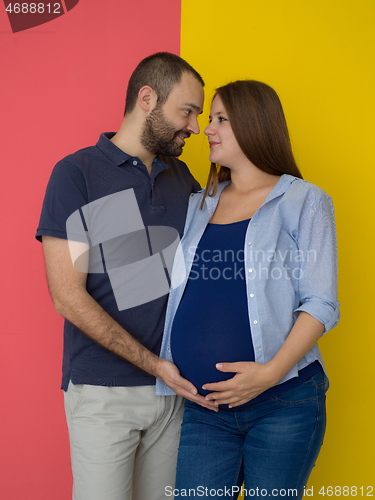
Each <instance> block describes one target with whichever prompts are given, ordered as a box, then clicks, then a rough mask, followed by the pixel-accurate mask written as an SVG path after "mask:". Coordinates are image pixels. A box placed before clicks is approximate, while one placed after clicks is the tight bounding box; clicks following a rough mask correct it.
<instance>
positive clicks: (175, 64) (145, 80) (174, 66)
mask: <svg viewBox="0 0 375 500" xmlns="http://www.w3.org/2000/svg"><path fill="white" fill-rule="evenodd" d="M183 73H190V74H192V75H193V76H194V77H195V78H196V79H197V80H198V82H199V83H200V84H201V85H202V87H203V86H204V81H203V79H202V77H201V75H200V74H199V73H198V72H197V71H195V69H194V68H193V67H192V66H190V64H189V63H187V62H186V61H185V60H184V59H182V58H181V57H179V56H177V55H176V54H171V53H170V52H157V53H156V54H152V55H150V56H148V57H146V58H145V59H143V60H142V61H141V62H140V63H139V64H138V66H137V67H136V68H135V70H134V71H133V73H132V75H131V77H130V80H129V83H128V90H127V93H126V103H125V112H126V113H127V112H130V111H132V110H133V109H134V107H135V103H136V102H137V97H138V92H139V90H140V89H141V88H142V87H143V86H145V85H149V86H150V87H151V88H152V89H153V90H154V91H155V93H156V95H157V96H158V101H157V102H158V104H163V103H164V102H165V101H166V100H167V98H168V96H169V93H170V91H171V90H172V87H173V86H174V85H176V84H177V83H179V82H180V81H181V77H182V74H183Z"/></svg>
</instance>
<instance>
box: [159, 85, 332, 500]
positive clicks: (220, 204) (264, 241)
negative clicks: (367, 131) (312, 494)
mask: <svg viewBox="0 0 375 500" xmlns="http://www.w3.org/2000/svg"><path fill="white" fill-rule="evenodd" d="M205 134H206V135H207V136H208V140H209V144H210V161H211V170H210V174H209V178H208V182H207V187H206V189H205V190H204V191H203V192H200V193H197V194H195V195H192V197H191V199H190V204H189V210H188V215H187V220H186V226H185V233H184V237H183V240H182V250H183V252H182V253H181V255H178V256H177V257H176V259H175V265H174V270H173V276H172V288H173V286H174V283H176V284H179V286H176V287H174V288H173V289H172V292H171V295H170V299H169V304H168V310H167V318H166V325H165V333H164V339H163V345H162V351H161V356H162V357H164V358H166V359H168V360H170V361H173V362H174V363H175V364H176V365H177V367H178V368H179V369H180V372H181V374H182V375H183V376H184V377H185V378H187V379H188V380H190V381H191V382H192V383H193V384H194V385H195V386H196V388H197V389H198V391H199V392H200V393H201V394H203V395H204V396H205V397H206V399H207V400H210V401H214V402H215V404H216V406H217V407H218V409H219V411H218V412H214V411H212V410H210V409H208V408H204V407H202V406H199V405H197V404H195V403H192V402H189V401H187V402H186V404H185V413H184V419H183V423H182V429H181V441H180V448H179V458H178V466H177V479H176V489H177V491H176V494H179V495H180V496H181V495H183V496H188V497H189V496H190V497H197V496H199V497H203V498H205V497H207V498H215V497H217V498H219V497H220V498H222V497H224V498H233V499H235V498H237V496H238V492H239V490H240V489H241V485H242V483H243V482H244V486H243V489H242V492H243V494H244V497H245V498H250V497H254V496H272V498H285V497H288V496H291V497H294V498H301V497H302V495H303V491H304V486H305V485H306V482H307V480H308V477H309V475H310V473H311V470H312V468H313V466H314V464H315V461H316V458H317V456H318V454H319V451H320V447H321V445H322V442H323V436H324V432H325V422H326V418H325V393H326V391H327V389H328V380H327V377H326V375H325V372H324V368H323V361H322V358H321V354H320V352H319V349H318V346H317V341H318V339H319V338H320V337H321V336H322V335H323V334H324V333H326V332H327V331H328V330H330V329H331V328H333V327H334V326H335V325H336V324H337V322H338V319H339V304H338V302H337V262H336V235H335V223H334V213H333V206H332V202H331V199H330V198H329V196H328V195H327V194H326V193H324V192H323V191H322V190H321V189H319V188H318V187H317V186H315V185H313V184H311V183H309V182H307V181H304V180H303V179H302V176H301V174H300V172H299V169H298V167H297V165H296V163H295V160H294V157H293V154H292V149H291V145H290V140H289V135H288V130H287V126H286V122H285V117H284V113H283V110H282V106H281V104H280V101H279V98H278V96H277V94H276V93H275V91H274V90H273V89H272V88H270V87H269V86H268V85H266V84H264V83H261V82H257V81H250V80H245V81H237V82H232V83H230V84H228V85H225V86H223V87H221V88H219V89H217V91H216V94H215V96H214V99H213V101H212V106H211V113H210V123H209V125H208V127H207V128H206V129H205ZM184 276H185V278H184ZM181 283H182V284H181ZM157 387H158V393H159V394H164V395H168V394H170V393H171V391H170V389H168V387H167V386H165V385H164V384H163V383H162V382H160V381H158V383H157Z"/></svg>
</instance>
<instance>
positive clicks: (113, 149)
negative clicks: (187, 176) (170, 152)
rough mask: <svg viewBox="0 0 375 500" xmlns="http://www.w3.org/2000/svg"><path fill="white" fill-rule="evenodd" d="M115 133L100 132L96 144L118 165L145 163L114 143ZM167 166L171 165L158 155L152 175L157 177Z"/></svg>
mask: <svg viewBox="0 0 375 500" xmlns="http://www.w3.org/2000/svg"><path fill="white" fill-rule="evenodd" d="M114 135H115V132H104V133H103V134H100V137H99V140H98V142H97V143H96V145H97V147H98V148H99V149H100V150H101V151H102V153H103V154H104V155H105V156H106V157H107V158H108V159H109V160H110V161H111V162H113V163H115V165H117V166H120V165H123V164H124V163H127V164H128V165H132V166H133V165H137V164H138V163H140V164H141V165H143V162H142V161H141V160H140V159H139V158H138V157H137V156H130V155H128V154H127V153H125V151H122V150H121V149H120V148H118V147H117V146H116V145H115V144H113V142H111V139H112V137H113V136H114ZM167 168H169V166H168V165H167V164H166V163H164V162H163V161H162V160H161V159H160V158H158V157H156V158H155V159H154V162H153V165H152V172H151V177H153V178H155V177H156V175H157V174H158V173H159V172H161V171H162V170H165V169H167Z"/></svg>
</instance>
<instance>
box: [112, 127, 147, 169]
mask: <svg viewBox="0 0 375 500" xmlns="http://www.w3.org/2000/svg"><path fill="white" fill-rule="evenodd" d="M141 130H142V128H141V126H140V125H138V126H137V124H136V123H131V122H128V120H126V119H125V118H124V120H123V122H122V123H121V126H120V128H119V130H118V132H117V133H116V134H115V135H114V136H113V137H112V139H111V142H113V144H115V146H117V147H118V148H119V149H121V150H122V151H124V152H125V153H126V154H128V155H130V156H136V157H138V158H139V159H140V160H141V161H142V163H143V164H144V165H145V166H146V168H147V170H148V172H149V173H151V169H152V163H153V161H154V159H155V155H154V154H153V153H150V152H149V151H147V150H146V149H145V148H144V147H143V146H142V144H141V141H140V136H141Z"/></svg>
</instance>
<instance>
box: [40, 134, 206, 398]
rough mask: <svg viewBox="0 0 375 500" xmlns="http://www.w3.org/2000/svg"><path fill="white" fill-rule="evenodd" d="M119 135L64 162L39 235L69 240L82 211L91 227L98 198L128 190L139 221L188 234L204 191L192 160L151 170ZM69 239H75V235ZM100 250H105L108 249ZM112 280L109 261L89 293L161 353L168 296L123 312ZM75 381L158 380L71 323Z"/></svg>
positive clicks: (68, 361)
mask: <svg viewBox="0 0 375 500" xmlns="http://www.w3.org/2000/svg"><path fill="white" fill-rule="evenodd" d="M113 135H114V134H113V133H111V134H102V135H101V136H100V138H99V141H98V142H97V144H96V145H95V146H91V147H88V148H85V149H82V150H80V151H77V152H76V153H74V154H71V155H69V156H67V157H65V158H64V159H63V160H61V161H60V162H58V163H57V165H56V166H55V168H54V169H53V171H52V174H51V177H50V180H49V183H48V186H47V190H46V194H45V198H44V202H43V207H42V213H41V217H40V222H39V226H38V229H37V233H36V238H37V239H38V240H39V241H41V240H42V236H53V237H56V238H64V239H67V238H68V235H67V221H68V219H69V217H70V216H72V214H75V213H79V214H81V216H82V221H83V224H86V222H87V217H86V221H85V218H84V216H83V215H84V213H85V207H86V206H90V207H91V206H95V204H93V203H92V202H97V203H99V204H100V203H102V200H103V199H105V198H104V197H108V196H109V195H114V194H116V193H120V194H121V193H125V192H126V193H131V194H132V196H133V197H134V196H135V200H136V204H137V206H138V207H139V214H140V217H139V218H140V221H141V222H142V223H143V225H144V227H145V228H149V227H153V226H159V227H160V226H166V227H169V228H174V229H175V230H176V231H177V232H178V233H179V235H180V237H181V236H182V232H183V228H184V223H185V217H186V211H187V204H188V199H189V196H190V194H191V193H192V192H196V191H198V190H199V189H200V186H199V184H198V182H197V181H196V180H195V179H194V178H193V176H192V175H191V173H190V172H189V170H188V168H187V166H186V165H185V163H183V162H182V161H180V160H178V159H177V158H173V157H164V156H163V157H161V156H160V157H157V158H156V159H155V160H154V163H153V166H152V170H151V174H149V173H148V171H147V168H146V167H145V165H144V164H143V163H142V162H141V160H140V159H139V158H137V157H132V156H129V155H128V154H126V153H124V152H123V151H121V150H120V149H119V148H118V147H117V146H115V145H114V144H113V143H112V142H111V141H110V139H111V137H113ZM106 199H107V198H106ZM98 200H99V201H98ZM90 204H91V205H90ZM121 210H122V209H121ZM133 215H134V214H133V213H128V212H127V209H126V207H125V206H124V208H123V213H122V214H121V217H120V219H122V218H123V220H125V221H126V218H127V217H128V218H133ZM85 230H86V234H87V238H88V240H87V241H88V242H89V243H91V241H90V229H89V228H87V227H86V226H85ZM69 239H72V238H70V236H69ZM120 243H121V239H120V240H119V244H120ZM100 249H101V251H102V247H101V246H100ZM151 253H152V252H151ZM140 258H142V256H140ZM103 262H104V261H103ZM112 284H113V281H112V282H111V280H110V276H109V274H108V272H107V269H106V266H105V263H104V265H103V269H100V268H97V267H95V268H94V269H93V272H91V269H90V270H89V274H88V276H87V290H88V292H89V293H90V295H91V296H92V297H93V298H94V299H95V300H96V301H97V302H98V303H99V304H100V305H101V306H102V307H103V309H104V310H105V311H107V312H108V314H109V315H110V316H111V317H112V318H114V319H115V320H116V321H117V322H118V323H119V324H120V325H121V326H122V327H123V328H125V329H126V330H127V331H128V332H129V333H130V334H131V335H132V336H134V337H135V338H136V339H138V340H139V341H140V342H141V343H142V344H143V345H144V346H145V347H147V348H148V349H149V350H150V351H152V352H154V353H155V354H157V355H158V354H159V351H160V344H161V338H162V333H163V327H164V317H165V310H166V303H167V298H168V297H167V295H163V296H161V297H158V298H156V299H153V300H149V301H148V302H146V303H142V304H140V305H135V306H134V307H130V308H129V307H127V308H126V309H122V308H120V307H119V305H118V302H117V301H116V297H115V294H114V291H113V286H112ZM69 380H71V381H72V382H73V383H74V384H90V385H103V386H137V385H151V384H154V383H155V378H154V377H152V376H151V375H149V374H147V373H146V372H144V371H143V370H140V369H139V368H137V367H136V366H134V365H133V364H131V363H128V362H127V361H125V360H124V359H122V358H120V357H119V356H117V355H115V354H113V353H111V352H109V351H107V350H106V349H104V348H102V347H101V346H99V345H98V344H96V343H95V342H93V341H92V340H91V339H90V338H89V337H87V336H86V335H84V334H83V333H82V332H81V331H80V330H79V329H78V328H76V327H75V326H74V325H73V324H72V323H70V322H69V321H67V320H65V324H64V355H63V377H62V388H63V389H64V390H66V389H67V387H68V383H69Z"/></svg>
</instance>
